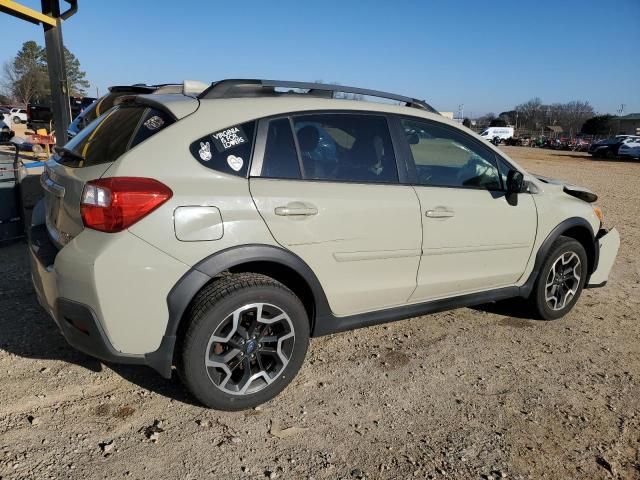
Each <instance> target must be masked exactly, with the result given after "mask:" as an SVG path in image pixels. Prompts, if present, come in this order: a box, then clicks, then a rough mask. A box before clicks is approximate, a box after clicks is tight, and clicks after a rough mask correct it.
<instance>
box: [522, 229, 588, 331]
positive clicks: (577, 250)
mask: <svg viewBox="0 0 640 480" xmlns="http://www.w3.org/2000/svg"><path fill="white" fill-rule="evenodd" d="M587 269H588V263H587V253H586V252H585V249H584V247H583V246H582V245H581V244H580V242H578V241H577V240H574V239H573V238H569V237H564V236H561V237H559V238H558V239H557V240H556V241H555V242H554V243H553V245H552V246H551V249H550V250H549V253H548V254H547V257H546V258H545V261H544V263H543V264H542V269H541V270H540V273H539V274H538V279H537V280H536V283H535V285H534V287H533V292H532V293H531V297H530V298H529V300H530V302H531V304H532V307H533V310H534V313H535V314H536V315H537V316H538V317H539V318H541V319H543V320H555V319H558V318H561V317H563V316H565V315H566V314H567V313H569V311H570V310H571V309H572V308H573V306H574V305H575V304H576V302H577V301H578V298H580V294H581V293H582V289H583V287H584V284H585V281H586V277H587Z"/></svg>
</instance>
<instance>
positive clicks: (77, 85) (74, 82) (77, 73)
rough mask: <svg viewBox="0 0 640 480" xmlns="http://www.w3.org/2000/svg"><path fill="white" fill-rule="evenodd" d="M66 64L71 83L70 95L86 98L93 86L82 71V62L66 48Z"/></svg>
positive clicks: (68, 79) (68, 78)
mask: <svg viewBox="0 0 640 480" xmlns="http://www.w3.org/2000/svg"><path fill="white" fill-rule="evenodd" d="M64 63H65V68H66V70H67V81H68V82H69V95H71V96H73V97H84V96H85V95H86V94H87V89H88V88H89V87H90V86H91V84H90V83H89V82H88V81H87V80H86V79H85V76H86V73H85V72H84V71H82V70H80V60H78V59H77V58H76V56H75V55H74V54H73V53H71V52H70V51H69V50H68V49H67V47H64Z"/></svg>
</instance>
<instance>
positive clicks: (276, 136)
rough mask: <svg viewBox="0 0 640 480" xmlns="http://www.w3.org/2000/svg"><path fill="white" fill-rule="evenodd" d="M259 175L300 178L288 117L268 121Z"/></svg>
mask: <svg viewBox="0 0 640 480" xmlns="http://www.w3.org/2000/svg"><path fill="white" fill-rule="evenodd" d="M261 175H262V176H263V177H268V178H300V164H299V163H298V154H297V153H296V144H295V141H294V139H293V133H292V131H291V123H290V122H289V119H288V118H280V119H278V120H271V121H270V122H269V131H268V133H267V144H266V145H265V150H264V160H263V161H262V173H261Z"/></svg>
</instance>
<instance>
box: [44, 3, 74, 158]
mask: <svg viewBox="0 0 640 480" xmlns="http://www.w3.org/2000/svg"><path fill="white" fill-rule="evenodd" d="M41 2H42V13H44V14H45V15H49V16H51V17H53V18H55V19H56V26H55V27H52V26H51V25H46V24H43V27H44V40H45V46H46V51H47V64H48V66H49V83H50V84H51V111H52V112H53V122H54V128H55V131H56V144H57V145H58V146H62V145H64V144H65V143H67V128H69V124H70V123H71V105H70V104H69V85H68V82H67V72H66V69H65V62H64V46H63V43H62V28H61V23H62V21H61V20H60V4H59V0H41Z"/></svg>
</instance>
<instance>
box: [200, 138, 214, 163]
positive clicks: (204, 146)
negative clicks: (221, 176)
mask: <svg viewBox="0 0 640 480" xmlns="http://www.w3.org/2000/svg"><path fill="white" fill-rule="evenodd" d="M198 153H199V154H200V158H201V159H202V161H203V162H208V161H209V160H211V156H212V155H211V144H210V143H209V142H200V150H198Z"/></svg>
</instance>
